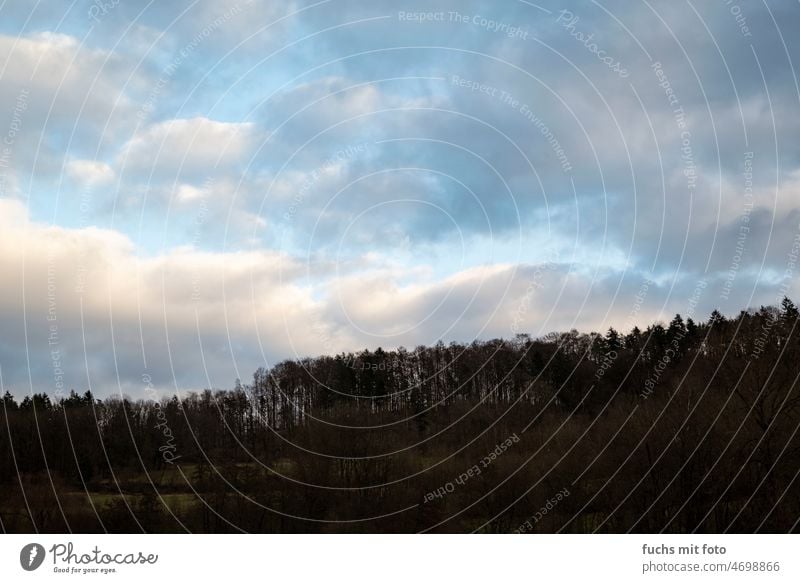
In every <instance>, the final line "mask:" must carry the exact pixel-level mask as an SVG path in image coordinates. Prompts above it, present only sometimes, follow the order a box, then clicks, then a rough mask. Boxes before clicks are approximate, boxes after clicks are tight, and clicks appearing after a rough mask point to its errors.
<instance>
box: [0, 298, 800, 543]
mask: <svg viewBox="0 0 800 583" xmlns="http://www.w3.org/2000/svg"><path fill="white" fill-rule="evenodd" d="M797 322H798V311H797V309H796V308H795V306H794V304H793V303H792V302H791V301H789V300H785V301H784V302H783V304H782V306H781V308H780V309H778V308H761V309H760V310H758V311H753V310H751V311H747V312H742V313H741V314H740V315H739V316H738V317H737V318H734V319H726V318H724V317H723V316H722V315H721V314H719V313H718V312H715V313H714V314H712V317H711V318H710V319H709V321H708V322H706V323H696V322H694V321H692V320H691V319H687V320H686V321H684V320H683V318H681V317H680V316H676V317H675V318H674V319H673V320H672V321H671V322H670V323H669V324H668V325H660V324H656V325H653V326H650V327H648V328H647V329H646V330H644V331H640V330H639V329H638V328H635V329H634V330H633V331H632V332H630V333H629V334H627V335H623V334H621V333H618V332H617V331H615V330H613V329H611V330H609V331H608V332H607V333H606V334H604V335H599V334H588V335H587V334H579V333H578V332H576V331H571V332H568V333H560V334H555V333H554V334H550V335H548V336H547V337H544V338H540V339H531V338H529V337H527V336H524V335H521V336H517V337H516V338H514V339H513V340H493V341H488V342H473V343H472V344H470V345H460V344H450V345H447V346H445V345H444V344H441V343H439V344H437V345H436V346H433V347H429V348H426V347H418V348H416V349H414V350H413V351H410V350H405V349H402V348H401V349H399V350H396V351H384V350H381V349H378V350H376V351H374V352H371V351H363V352H361V353H358V354H341V355H338V356H323V357H319V358H313V359H312V358H309V359H304V360H301V361H286V362H282V363H280V364H278V365H276V366H275V367H273V368H272V369H270V370H264V369H260V370H258V371H257V372H256V373H255V375H254V377H253V380H252V382H251V383H249V384H240V383H238V382H237V385H236V387H235V388H234V389H233V390H228V391H210V390H207V391H203V392H201V393H199V394H190V395H188V396H186V397H185V398H182V399H178V398H177V397H173V398H170V399H163V400H161V401H160V402H155V401H152V400H145V399H137V400H132V399H129V398H125V399H120V398H108V399H104V400H102V401H100V400H97V399H95V398H94V397H93V396H92V395H91V394H90V393H88V392H87V393H85V394H84V395H82V396H81V395H78V394H76V393H72V394H70V395H69V397H67V398H63V399H53V400H52V401H51V399H50V398H49V397H48V396H47V395H45V394H35V395H33V396H31V397H26V398H25V399H24V400H23V401H22V402H21V403H17V402H16V401H15V400H14V399H13V398H12V396H11V395H9V394H6V396H5V397H4V399H3V408H2V413H0V415H2V426H3V427H2V437H0V487H2V491H3V496H2V498H1V499H0V521H1V526H2V528H3V530H4V531H6V532H33V531H38V532H66V531H73V532H102V531H109V532H139V531H146V532H183V531H191V532H238V531H250V532H254V531H258V532H417V531H435V532H471V531H482V532H512V531H516V530H524V531H526V532H594V531H598V532H627V531H633V532H659V531H666V532H692V531H698V532H723V531H728V532H754V531H759V532H788V531H796V530H797V523H798V519H800V481H799V480H797V474H798V471H800V450H799V449H798V446H800V439H798V436H797V430H798V426H799V425H800V413H799V412H798V406H800V391H798V387H797V380H798V366H797V363H798V362H800V360H799V359H798V357H799V356H800V355H799V352H800V342H798V331H797V329H796V326H797ZM487 460H488V461H487ZM474 468H477V470H478V471H477V472H475V471H472V472H470V470H472V469H474ZM559 492H565V493H568V495H563V496H561V495H559V496H558V498H555V497H556V495H557V493H559ZM432 493H436V494H432ZM548 506H549V508H548Z"/></svg>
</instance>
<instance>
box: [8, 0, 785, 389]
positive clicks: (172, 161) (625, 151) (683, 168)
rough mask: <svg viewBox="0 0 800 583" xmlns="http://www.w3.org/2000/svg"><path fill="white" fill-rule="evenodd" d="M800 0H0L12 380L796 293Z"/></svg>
mask: <svg viewBox="0 0 800 583" xmlns="http://www.w3.org/2000/svg"><path fill="white" fill-rule="evenodd" d="M798 29H800V4H798V3H797V2H790V1H788V0H786V1H780V2H769V3H767V2H760V3H759V2H747V3H745V2H742V1H740V0H739V1H738V3H737V0H720V1H719V2H698V1H689V2H682V1H677V2H666V1H654V0H647V1H644V0H642V1H641V2H638V1H637V2H621V1H620V2H610V1H609V2H576V1H572V2H540V3H534V2H528V1H523V0H500V1H495V2H481V1H472V0H466V1H464V0H459V1H449V0H441V1H439V0H437V2H434V3H430V2H421V1H420V2H413V1H412V2H407V1H406V0H400V1H397V0H395V1H392V2H388V1H383V0H376V1H371V2H364V1H361V2H356V1H346V0H318V1H310V2H301V1H285V2H275V1H263V0H252V1H250V0H241V1H239V2H236V1H232V2H212V1H209V0H197V1H194V2H186V1H184V2H155V1H151V2H149V3H148V2H144V1H143V2H131V1H129V0H105V1H102V0H96V1H94V2H87V1H80V2H60V1H58V0H53V1H49V2H31V1H30V0H24V1H23V0H6V1H4V2H2V3H0V274H2V281H3V286H2V291H0V382H2V390H10V391H11V392H12V393H14V394H15V395H20V396H21V395H25V394H29V393H31V392H39V391H45V392H48V393H50V394H55V395H61V394H64V393H66V392H68V391H69V390H72V389H75V390H77V391H79V392H82V391H85V390H87V389H91V390H92V391H94V392H95V393H96V394H98V395H103V396H105V395H113V394H125V395H128V396H131V397H132V398H142V397H144V396H145V390H146V389H148V388H149V387H150V386H151V385H152V386H155V387H157V388H158V389H159V390H161V391H164V392H165V393H170V392H173V393H174V392H182V391H189V390H202V389H204V388H229V387H231V386H232V385H233V383H234V380H235V379H237V378H240V379H242V380H243V381H244V382H247V380H248V379H249V378H251V376H252V373H253V371H254V370H255V369H256V368H258V367H261V366H264V367H270V366H273V365H274V364H276V363H277V362H279V361H281V360H284V359H287V358H302V357H306V356H314V355H320V354H334V353H338V352H341V351H351V350H363V349H365V348H368V349H374V348H377V347H378V346H381V347H383V348H385V349H388V348H395V347H399V346H405V347H407V348H409V349H413V348H414V347H415V346H418V345H421V344H426V345H430V344H434V343H436V342H438V341H443V342H445V343H449V342H452V341H456V342H471V341H473V340H475V339H490V338H513V337H514V336H515V335H516V334H518V333H528V334H530V335H531V336H534V337H536V336H542V335H544V334H546V333H548V332H551V331H564V330H569V329H572V328H577V329H578V330H581V331H591V330H599V331H604V330H606V329H608V328H609V327H610V326H613V327H615V328H617V329H619V330H623V331H627V330H630V329H631V328H632V327H633V326H634V325H639V326H640V327H642V328H644V327H645V326H647V325H648V324H650V323H652V322H655V321H664V322H668V321H669V320H670V319H671V318H672V317H673V315H674V314H675V313H681V314H683V315H684V317H687V316H691V317H693V318H694V319H695V320H705V319H707V318H708V315H709V313H710V312H711V310H713V309H719V310H720V311H721V312H723V313H725V314H731V315H735V314H737V313H738V312H739V311H740V310H742V309H746V308H749V307H758V306H760V305H762V304H763V305H770V304H773V305H775V304H778V303H779V302H780V299H781V298H782V296H783V295H789V296H790V297H794V298H795V299H800V293H798V291H800V286H799V285H798V283H797V277H796V270H797V267H796V261H797V254H798V251H799V250H800V142H799V141H798V140H797V136H798V135H800V115H798V113H800V107H799V106H800V85H799V84H798V78H797V77H798V75H797V72H796V70H795V65H796V64H800V50H799V47H800V44H799V43H800V40H798V39H797V36H796V34H793V33H794V32H795V31H797V30H798Z"/></svg>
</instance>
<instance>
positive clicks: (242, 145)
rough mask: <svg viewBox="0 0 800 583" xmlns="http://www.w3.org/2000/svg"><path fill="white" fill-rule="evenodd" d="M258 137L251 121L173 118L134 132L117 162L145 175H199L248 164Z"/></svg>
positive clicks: (140, 174) (125, 167)
mask: <svg viewBox="0 0 800 583" xmlns="http://www.w3.org/2000/svg"><path fill="white" fill-rule="evenodd" d="M255 138H256V136H255V134H254V131H253V124H251V123H227V122H220V121H214V120H211V119H208V118H206V117H196V118H191V119H171V120H168V121H164V122H160V123H155V124H152V125H149V126H147V127H145V128H143V129H142V130H141V131H139V132H138V133H137V134H136V135H134V136H133V137H132V138H131V139H130V140H128V142H127V143H126V144H125V145H123V146H122V148H121V151H120V154H119V155H118V157H117V164H118V165H119V166H121V167H123V168H124V169H125V171H126V172H130V173H135V174H137V175H139V176H143V177H147V176H149V175H150V174H151V173H152V174H155V175H156V176H157V177H159V178H164V177H169V178H172V179H174V178H175V177H177V176H180V177H186V176H189V177H196V176H198V175H202V174H203V173H208V172H211V171H212V170H215V169H222V170H224V169H226V168H229V167H230V166H234V165H240V164H243V163H246V160H247V156H248V154H249V153H250V150H251V148H252V146H253V143H254V140H255Z"/></svg>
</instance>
